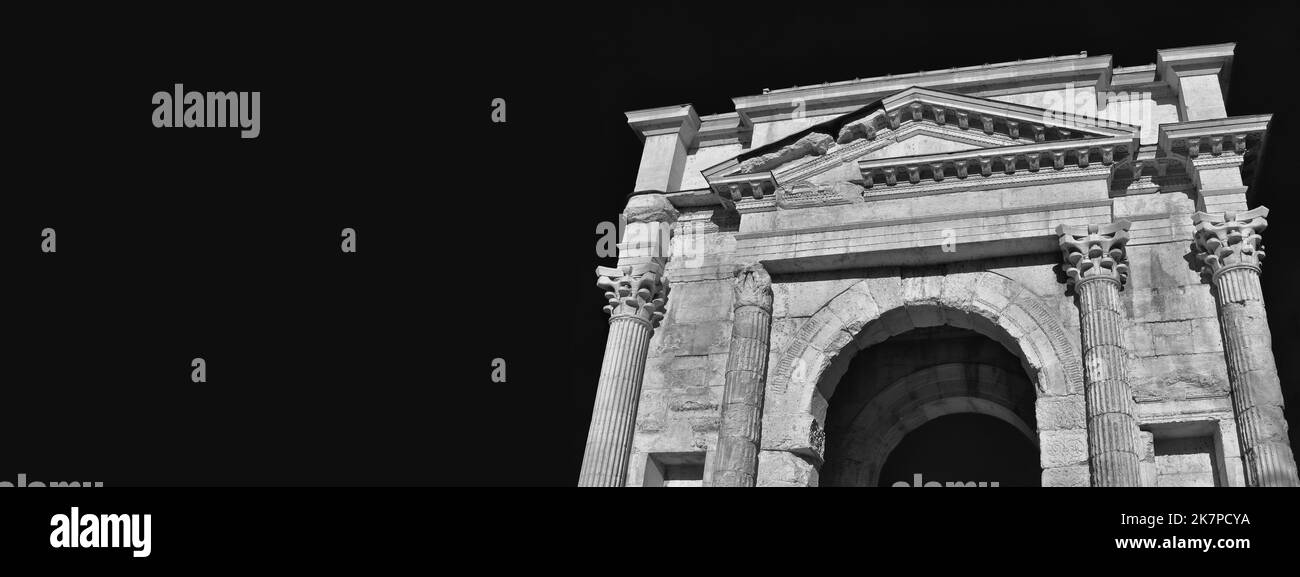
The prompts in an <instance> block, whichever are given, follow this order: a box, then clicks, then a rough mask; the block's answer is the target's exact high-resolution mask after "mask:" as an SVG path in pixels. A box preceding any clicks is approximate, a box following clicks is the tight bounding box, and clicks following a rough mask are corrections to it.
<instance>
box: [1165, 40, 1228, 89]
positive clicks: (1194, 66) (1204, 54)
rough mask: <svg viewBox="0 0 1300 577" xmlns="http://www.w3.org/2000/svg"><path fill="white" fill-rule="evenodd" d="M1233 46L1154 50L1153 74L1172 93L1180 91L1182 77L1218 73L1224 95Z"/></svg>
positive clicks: (1216, 45) (1220, 45)
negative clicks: (1158, 77) (1154, 66)
mask: <svg viewBox="0 0 1300 577" xmlns="http://www.w3.org/2000/svg"><path fill="white" fill-rule="evenodd" d="M1236 46H1237V45H1236V44H1233V43H1231V42H1229V43H1226V44H1212V45H1209V46H1191V47H1188V48H1170V49H1166V50H1157V51H1156V73H1157V74H1159V76H1160V78H1162V79H1164V81H1165V82H1167V83H1168V84H1169V87H1170V88H1171V89H1172V90H1173V91H1174V92H1175V93H1177V92H1179V90H1181V87H1180V83H1179V82H1178V79H1179V78H1180V77H1182V76H1196V75H1201V74H1218V75H1219V79H1220V82H1221V83H1222V85H1223V87H1224V88H1225V90H1224V96H1225V97H1226V96H1227V90H1226V88H1227V86H1228V77H1229V74H1230V73H1231V71H1232V53H1233V51H1234V50H1235V49H1236Z"/></svg>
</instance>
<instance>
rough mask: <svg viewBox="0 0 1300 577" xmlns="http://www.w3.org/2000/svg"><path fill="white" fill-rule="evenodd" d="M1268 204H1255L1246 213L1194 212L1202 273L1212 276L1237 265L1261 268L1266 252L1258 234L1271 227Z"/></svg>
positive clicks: (1198, 256) (1256, 269)
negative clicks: (1261, 247)
mask: <svg viewBox="0 0 1300 577" xmlns="http://www.w3.org/2000/svg"><path fill="white" fill-rule="evenodd" d="M1266 216H1268V208H1267V207H1263V206H1260V207H1256V208H1252V209H1250V210H1247V211H1245V212H1235V211H1228V212H1223V213H1217V214H1212V213H1208V212H1197V213H1196V214H1194V215H1192V222H1193V223H1195V225H1196V248H1197V249H1198V250H1199V251H1200V252H1199V253H1198V254H1197V255H1196V258H1197V260H1198V261H1199V262H1200V264H1201V274H1202V275H1209V276H1210V277H1211V278H1214V277H1218V276H1219V274H1221V273H1223V272H1224V271H1228V270H1231V269H1234V268H1250V269H1253V270H1255V271H1256V272H1258V271H1259V263H1260V261H1261V260H1263V259H1264V251H1263V250H1262V249H1260V247H1259V243H1260V241H1261V240H1263V237H1261V236H1260V234H1259V233H1261V232H1263V231H1264V229H1265V228H1267V227H1268V221H1267V220H1266V219H1265V218H1264V217H1266Z"/></svg>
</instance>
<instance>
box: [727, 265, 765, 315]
mask: <svg viewBox="0 0 1300 577" xmlns="http://www.w3.org/2000/svg"><path fill="white" fill-rule="evenodd" d="M731 290H732V294H733V295H734V296H735V299H734V300H733V302H732V306H733V307H734V308H740V307H744V306H756V307H760V308H762V309H763V310H765V311H768V312H772V277H770V276H768V274H767V269H764V268H763V265H761V264H751V265H745V266H743V267H741V268H740V270H737V271H736V281H735V283H733V284H732V286H731Z"/></svg>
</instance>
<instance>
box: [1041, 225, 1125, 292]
mask: <svg viewBox="0 0 1300 577" xmlns="http://www.w3.org/2000/svg"><path fill="white" fill-rule="evenodd" d="M1128 227H1129V222H1128V221H1127V220H1121V221H1118V222H1112V223H1106V224H1087V225H1081V226H1067V225H1064V224H1062V225H1059V226H1057V227H1056V234H1057V235H1059V236H1060V239H1059V241H1060V245H1061V256H1062V258H1064V260H1065V262H1064V263H1063V268H1064V269H1065V275H1066V277H1067V279H1066V283H1067V284H1069V285H1070V286H1076V285H1078V284H1081V283H1083V282H1085V281H1090V280H1094V279H1095V280H1108V281H1111V282H1115V283H1117V284H1119V285H1120V286H1123V285H1124V282H1125V281H1127V280H1128V255H1127V254H1126V252H1125V249H1124V245H1125V244H1127V243H1128Z"/></svg>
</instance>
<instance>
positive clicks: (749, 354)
mask: <svg viewBox="0 0 1300 577" xmlns="http://www.w3.org/2000/svg"><path fill="white" fill-rule="evenodd" d="M733 289H734V290H733V295H734V297H735V298H734V300H733V306H734V307H735V308H734V314H733V321H732V325H731V349H730V351H729V353H728V356H727V374H726V386H725V388H724V390H723V397H722V424H721V427H720V432H719V435H718V452H717V454H716V455H715V456H714V460H713V462H714V469H713V486H714V487H753V486H754V479H755V477H756V473H757V469H758V450H759V440H760V436H761V434H762V424H763V392H764V388H765V387H766V383H767V356H768V342H769V338H770V335H771V329H772V288H771V280H770V279H769V277H768V275H767V273H766V272H765V271H764V270H763V268H762V266H760V265H753V266H748V267H744V268H742V269H741V270H740V271H739V272H738V273H737V275H736V283H735V285H734V287H733Z"/></svg>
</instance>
